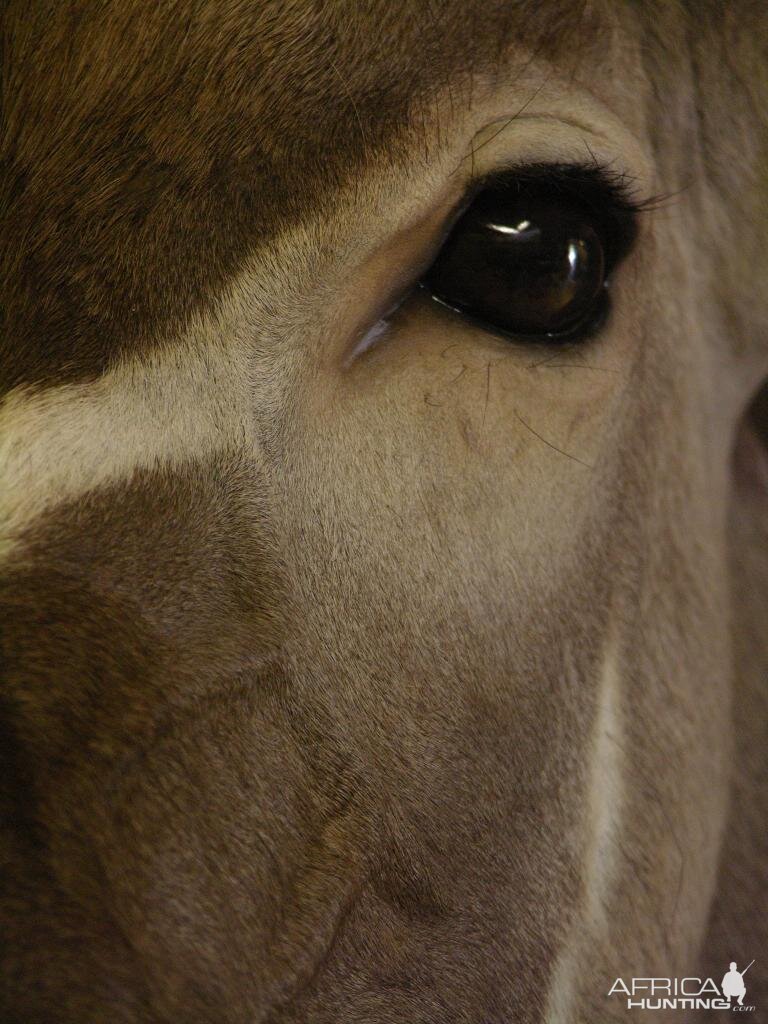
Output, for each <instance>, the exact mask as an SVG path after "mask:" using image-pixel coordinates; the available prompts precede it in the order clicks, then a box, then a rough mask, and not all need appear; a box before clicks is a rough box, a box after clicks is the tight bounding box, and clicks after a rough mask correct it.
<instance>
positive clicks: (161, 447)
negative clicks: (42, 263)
mask: <svg viewBox="0 0 768 1024" xmlns="http://www.w3.org/2000/svg"><path fill="white" fill-rule="evenodd" d="M217 326H218V330H217V329H216V327H217ZM221 331H222V328H221V326H220V325H216V326H214V324H213V322H212V321H211V320H210V319H209V320H206V321H205V322H204V321H203V320H200V321H198V322H197V323H196V324H195V325H194V326H193V327H192V329H191V330H190V331H189V332H187V334H186V335H185V337H184V339H183V341H181V342H179V343H177V344H176V345H175V346H173V347H170V346H168V347H166V348H163V349H161V350H158V351H155V352H154V353H153V354H152V355H151V356H149V357H148V358H147V359H145V360H142V361H139V360H131V361H125V362H123V363H121V364H120V365H118V366H116V367H115V368H114V369H112V370H110V371H109V372H107V373H105V374H104V375H103V376H101V377H99V378H98V379H97V380H95V381H91V382H87V383H75V384H66V385H59V386H53V387H50V388H47V389H44V390H40V391H32V390H29V389H26V388H23V387H22V388H17V389H16V390H14V391H12V392H10V393H9V394H8V395H7V396H6V398H5V400H4V401H3V402H2V404H0V556H5V555H7V554H8V552H9V551H10V549H11V548H12V546H13V544H14V539H15V537H16V536H17V535H18V532H19V530H21V529H22V528H23V527H24V526H26V525H28V524H29V523H30V522H31V521H32V520H34V518H35V517H37V516H40V515H41V514H42V513H43V512H45V511H47V510H49V509H50V508H51V507H53V506H55V505H57V504H60V503H62V502H66V501H69V500H72V499H74V498H77V497H78V496H79V495H82V494H85V493H87V492H88V491H91V490H93V489H94V488H97V487H102V486H104V485H107V484H110V483H113V482H115V481H118V480H120V479H124V478H127V477H129V476H130V475H131V473H132V472H133V471H134V470H136V469H143V468H152V467H156V466H160V465H164V464H171V465H172V464H178V463H179V462H181V461H186V460H189V459H192V458H195V457H199V456H201V455H202V456H205V455H207V454H210V453H212V452H214V451H218V450H222V449H226V448H231V447H233V446H234V445H237V444H239V445H240V446H242V444H243V441H244V439H245V438H246V437H247V436H248V434H249V431H248V402H247V382H248V373H247V367H246V365H245V364H244V361H245V355H244V352H243V350H242V348H241V349H240V350H237V349H235V348H234V347H233V345H232V344H227V345H226V346H225V345H224V344H223V342H222V341H221Z"/></svg>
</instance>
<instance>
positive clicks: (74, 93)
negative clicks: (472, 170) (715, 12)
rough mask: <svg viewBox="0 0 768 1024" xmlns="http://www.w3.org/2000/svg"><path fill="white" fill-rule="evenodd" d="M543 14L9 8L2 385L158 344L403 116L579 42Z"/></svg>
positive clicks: (455, 5) (571, 19)
mask: <svg viewBox="0 0 768 1024" xmlns="http://www.w3.org/2000/svg"><path fill="white" fill-rule="evenodd" d="M535 7H536V10H535V11H534V5H531V4H528V3H509V2H507V0H505V2H494V3H488V4H483V5H482V6H481V5H473V6H470V9H469V11H467V5H466V4H464V3H459V2H458V0H442V2H440V0H433V2H431V3H429V4H427V3H426V2H425V3H421V4H414V5H406V4H403V3H394V4H392V3H382V2H379V0H376V2H369V3H362V4H361V3H358V2H357V0H347V2H343V3H335V4H324V5H316V4H310V3H308V2H304V0H300V2H293V3H290V4H285V3H282V2H281V3H261V4H245V3H243V2H241V0H227V2H224V3H216V4H214V3H205V2H193V3H189V4H185V5H170V6H169V5H165V4H150V5H147V4H143V3H137V2H127V3H126V2H124V0H119V2H118V0H114V2H105V3H101V4H99V5H96V6H94V5H93V4H86V3H77V2H75V3H71V4H67V5H53V4H51V5H49V4H42V5H36V6H35V7H33V8H32V9H30V8H29V7H28V5H26V4H22V3H18V4H14V3H11V4H10V5H8V6H7V7H6V13H5V18H4V22H5V43H4V65H5V73H6V76H7V79H8V80H10V81H11V82H12V83H13V88H12V89H9V90H8V94H9V96H10V98H9V103H8V110H7V112H6V125H7V129H6V137H5V142H4V147H5V148H4V153H3V167H4V172H5V179H6V186H7V189H8V191H9V193H10V199H11V203H12V209H11V215H10V219H9V227H10V230H9V231H8V233H7V242H8V248H7V252H6V256H5V267H4V268H3V270H4V272H3V274H2V275H0V276H2V279H3V280H5V281H7V282H8V293H7V294H6V295H5V296H3V301H2V305H3V307H4V308H5V310H6V314H7V316H8V318H9V325H8V326H9V336H10V337H11V338H12V339H13V340H12V342H11V343H10V345H9V346H8V347H7V348H6V349H5V351H4V352H3V353H2V361H1V362H0V365H2V370H0V378H2V379H3V381H4V384H5V387H8V386H13V385H14V384H16V383H20V382H22V381H26V382H30V381H34V380H40V379H42V380H45V379H48V380H52V379H55V380H56V381H62V380H63V379H66V378H72V377H82V376H91V375H94V374H97V373H99V372H101V370H102V369H103V368H104V366H105V364H106V363H107V362H108V361H109V360H110V359H112V358H113V357H114V356H116V355H117V354H119V353H121V352H124V351H126V350H128V351H139V350H141V349H142V348H146V347H147V346H149V345H151V344H153V343H154V342H156V339H157V337H158V335H159V334H161V333H163V331H164V328H165V327H166V325H168V324H169V323H171V324H173V325H174V327H178V326H180V325H181V324H182V323H183V322H184V321H185V320H186V319H187V318H188V317H189V315H190V314H191V312H192V311H193V310H194V308H195V307H196V306H199V305H200V304H201V303H205V302H206V301H207V299H208V298H209V297H210V296H212V295H213V294H215V292H216V290H217V289H219V288H220V286H221V285H222V283H223V282H224V281H225V280H227V278H228V277H229V276H230V275H232V273H233V272H234V271H235V270H236V268H237V266H238V263H239V262H240V261H241V260H242V259H243V258H244V255H245V254H246V253H247V251H248V250H249V249H251V248H252V247H253V246H254V245H256V244H259V243H263V242H264V241H265V240H266V239H267V238H268V237H269V236H270V234H271V233H273V232H274V231H275V230H276V228H277V227H278V226H285V225H286V224H287V223H288V222H290V221H291V220H294V219H295V218H297V217H300V216H301V215H302V213H303V212H305V211H306V209H307V208H308V207H309V208H312V207H315V208H317V206H318V205H322V203H323V201H324V197H325V196H328V195H332V194H333V192H334V190H335V188H336V187H337V186H338V185H339V183H340V182H341V181H343V180H344V178H346V177H349V176H350V175H353V174H354V171H355V168H356V167H357V166H358V165H359V163H360V161H361V160H362V159H363V158H364V157H366V156H369V155H370V154H371V152H372V151H375V150H376V148H378V147H381V146H391V145H392V137H393V134H396V133H397V132H398V131H399V130H401V129H402V127H403V126H404V125H405V123H406V122H407V120H408V116H409V109H410V107H411V105H412V103H413V99H414V96H418V95H423V94H424V93H425V92H427V91H434V90H438V89H441V88H444V87H445V86H446V85H448V84H450V83H453V84H454V85H456V83H457V76H459V74H460V72H462V71H464V72H467V73H468V72H470V71H475V72H478V71H481V70H483V69H490V68H496V67H498V66H499V64H500V62H501V60H502V54H503V53H504V52H505V51H506V50H507V49H508V48H509V46H510V45H511V44H512V43H515V44H522V45H523V46H525V47H527V48H528V49H533V48H538V49H540V50H541V51H542V52H543V53H548V54H552V53H553V52H554V50H555V49H556V46H557V44H558V43H559V44H560V45H561V46H562V45H563V44H564V43H565V41H566V40H568V41H571V40H575V39H577V38H578V37H579V33H580V32H583V31H584V27H583V26H584V24H585V20H584V19H583V18H582V10H581V7H582V5H581V4H572V3H571V4H563V3H552V2H548V3H546V4H537V5H535ZM468 25H469V31H468ZM580 26H581V27H580Z"/></svg>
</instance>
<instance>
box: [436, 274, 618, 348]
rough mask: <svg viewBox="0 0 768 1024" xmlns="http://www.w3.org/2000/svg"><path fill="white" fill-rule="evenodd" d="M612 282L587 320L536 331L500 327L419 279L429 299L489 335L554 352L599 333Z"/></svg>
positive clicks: (604, 290)
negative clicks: (440, 295) (533, 332)
mask: <svg viewBox="0 0 768 1024" xmlns="http://www.w3.org/2000/svg"><path fill="white" fill-rule="evenodd" d="M609 285H610V281H609V280H607V281H606V282H605V284H604V286H603V288H602V291H601V294H600V296H599V297H598V299H597V301H596V303H595V306H594V307H593V308H592V309H591V310H590V312H589V314H588V315H587V316H585V317H584V318H583V319H581V320H577V321H575V322H574V323H573V324H571V325H570V326H569V327H568V329H567V330H563V331H544V332H538V333H535V334H530V333H525V332H523V331H514V332H513V331H508V330H505V328H503V327H500V326H499V325H498V324H494V323H492V322H491V321H490V320H484V319H483V318H482V317H480V316H477V315H476V314H475V313H473V312H472V311H471V310H469V309H462V307H461V306H460V305H452V304H451V303H450V302H446V301H445V300H444V299H441V298H439V297H438V296H437V295H435V294H434V293H433V292H432V291H431V290H430V287H429V285H428V284H427V283H426V282H424V281H420V282H419V285H418V288H419V291H420V292H422V293H423V294H424V297H425V298H426V299H427V300H428V301H429V302H433V303H434V304H435V305H436V306H438V307H440V308H441V309H443V310H448V311H449V313H453V314H456V315H458V316H460V317H461V319H462V320H463V321H465V322H466V323H467V324H469V325H470V326H472V327H476V328H478V329H479V330H482V331H483V332H484V333H485V334H490V335H493V336H494V337H497V338H501V339H502V340H503V341H506V342H512V343H513V344H516V345H525V346H526V347H532V346H536V345H539V346H541V347H542V348H543V349H544V348H546V349H548V350H550V351H551V350H552V348H553V346H554V344H558V345H568V344H571V343H573V342H576V341H578V342H579V343H586V342H588V341H590V340H591V339H592V338H594V337H595V336H596V335H597V334H599V332H600V331H601V330H602V329H603V327H604V326H605V324H606V322H607V320H608V317H609V316H610V312H611V297H610V294H609Z"/></svg>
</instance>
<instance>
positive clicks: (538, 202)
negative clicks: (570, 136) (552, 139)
mask: <svg viewBox="0 0 768 1024" xmlns="http://www.w3.org/2000/svg"><path fill="white" fill-rule="evenodd" d="M582 184H583V185H584V187H583V188H582V187H581V186H580V184H579V179H578V178H577V177H576V175H574V174H571V173H567V174H566V173H564V172H563V171H562V170H560V171H557V172H556V173H552V171H551V169H550V171H549V172H548V173H547V174H545V175H541V176H540V177H536V176H534V177H533V178H530V179H523V180H520V179H512V180H504V179H502V180H500V181H499V182H498V183H496V184H493V185H490V186H488V187H486V188H484V189H483V190H482V191H481V192H480V193H479V194H478V195H477V196H476V197H475V199H474V200H473V202H472V203H471V205H470V206H469V208H468V209H467V210H466V211H465V212H464V213H463V214H462V216H461V217H460V218H459V220H458V221H457V223H456V224H455V225H454V227H453V230H452V231H451V233H450V235H449V237H448V238H447V240H446V242H445V244H444V245H443V247H442V249H441V250H440V253H439V254H438V256H437V259H436V260H435V262H434V263H433V265H432V267H431V268H430V269H429V271H428V272H427V274H426V275H425V277H424V280H423V284H424V286H425V287H426V288H427V289H428V290H429V291H430V293H431V294H432V296H433V297H434V298H435V299H438V300H439V301H440V302H442V303H444V304H445V305H447V306H450V307H451V308H452V309H454V310H457V311H458V312H460V313H462V314H463V315H465V316H466V317H468V318H470V319H472V320H474V321H476V322H478V323H479V324H480V325H482V326H486V327H488V328H489V329H491V330H494V331H497V332H501V333H503V334H507V335H513V336H514V337H516V338H522V339H530V340H535V341H543V342H564V341H573V340H575V339H576V340H577V339H580V338H581V337H584V336H586V335H587V334H589V333H590V332H592V331H593V330H594V329H595V328H596V327H597V326H599V324H600V323H601V322H602V320H603V318H604V316H605V313H606V311H607V306H608V296H607V283H608V275H609V273H610V271H611V270H612V269H613V266H614V265H615V263H616V262H617V260H618V258H619V257H620V256H621V255H622V254H623V251H625V249H626V248H627V247H628V239H627V238H626V237H625V236H626V235H627V234H628V224H627V223H626V221H627V220H631V218H628V214H627V210H626V209H625V208H623V207H622V204H621V203H620V202H619V203H617V204H615V205H616V207H617V208H616V209H615V210H612V207H611V204H612V202H613V201H614V197H613V195H612V192H611V189H610V188H606V187H604V186H603V185H601V184H599V183H597V182H596V181H595V176H594V175H590V176H589V180H588V181H586V182H584V181H582Z"/></svg>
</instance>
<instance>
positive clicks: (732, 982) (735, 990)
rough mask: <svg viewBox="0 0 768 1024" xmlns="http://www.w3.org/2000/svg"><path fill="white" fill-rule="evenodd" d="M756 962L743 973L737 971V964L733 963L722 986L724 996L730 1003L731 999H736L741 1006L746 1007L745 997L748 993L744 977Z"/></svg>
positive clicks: (750, 964) (749, 965) (748, 965)
mask: <svg viewBox="0 0 768 1024" xmlns="http://www.w3.org/2000/svg"><path fill="white" fill-rule="evenodd" d="M754 962H755V961H754V960H753V961H752V963H749V964H747V966H746V967H745V968H744V970H743V971H737V970H736V966H737V965H736V963H735V962H732V963H731V966H730V968H729V970H728V973H727V974H726V976H725V977H724V978H723V984H722V985H721V988H722V990H723V995H724V996H725V997H726V999H727V1000H728V1002H729V1003H730V1001H731V999H733V998H734V997H735V998H736V1001H737V1002H738V1004H739V1006H743V1005H744V996H745V994H746V991H747V986H746V985H745V984H744V975H745V974H746V973H747V971H748V970H749V968H750V967H751V966H752V964H753V963H754Z"/></svg>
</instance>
